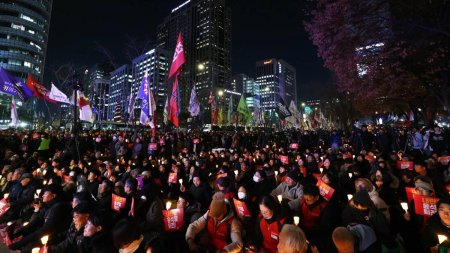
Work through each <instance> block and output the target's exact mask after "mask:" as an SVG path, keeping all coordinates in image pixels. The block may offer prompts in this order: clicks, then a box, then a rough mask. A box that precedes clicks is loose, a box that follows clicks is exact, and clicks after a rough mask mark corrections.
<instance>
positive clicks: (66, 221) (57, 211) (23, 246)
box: [10, 184, 71, 252]
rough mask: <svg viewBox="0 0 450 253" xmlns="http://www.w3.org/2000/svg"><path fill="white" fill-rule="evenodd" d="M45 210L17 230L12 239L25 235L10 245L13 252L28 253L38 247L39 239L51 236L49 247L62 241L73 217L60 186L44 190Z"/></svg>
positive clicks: (53, 185)
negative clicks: (23, 252)
mask: <svg viewBox="0 0 450 253" xmlns="http://www.w3.org/2000/svg"><path fill="white" fill-rule="evenodd" d="M43 192H44V194H43V196H42V202H43V206H44V207H43V208H42V209H41V210H39V212H40V213H39V215H38V217H37V218H36V219H34V220H32V221H30V223H29V224H28V225H27V226H25V227H22V228H20V229H19V230H17V231H16V232H15V233H13V234H12V235H11V237H12V238H15V237H19V236H21V235H23V238H22V240H20V241H18V242H15V243H13V244H11V245H10V249H12V250H22V251H25V252H26V251H27V250H30V249H31V248H33V247H34V246H36V245H38V244H39V242H38V240H39V238H41V237H42V236H44V235H49V238H50V240H49V243H48V245H55V244H57V243H59V242H60V241H62V239H63V237H62V234H63V233H64V232H65V231H66V230H67V229H68V228H69V225H70V222H71V217H70V216H69V215H67V214H69V213H70V205H69V203H67V202H65V201H63V198H62V194H63V190H62V188H61V186H60V185H56V184H51V185H49V186H47V188H45V189H44V190H43Z"/></svg>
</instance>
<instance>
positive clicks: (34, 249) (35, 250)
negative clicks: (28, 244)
mask: <svg viewBox="0 0 450 253" xmlns="http://www.w3.org/2000/svg"><path fill="white" fill-rule="evenodd" d="M40 250H41V249H40V248H33V249H31V253H39V251H40Z"/></svg>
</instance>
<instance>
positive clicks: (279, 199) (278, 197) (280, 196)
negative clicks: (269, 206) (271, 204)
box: [277, 195, 283, 203]
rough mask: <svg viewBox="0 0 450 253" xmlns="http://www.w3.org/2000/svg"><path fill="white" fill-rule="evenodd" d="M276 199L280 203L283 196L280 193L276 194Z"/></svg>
mask: <svg viewBox="0 0 450 253" xmlns="http://www.w3.org/2000/svg"><path fill="white" fill-rule="evenodd" d="M277 199H278V202H280V203H281V201H282V200H283V196H282V195H278V196H277Z"/></svg>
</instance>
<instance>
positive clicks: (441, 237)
mask: <svg viewBox="0 0 450 253" xmlns="http://www.w3.org/2000/svg"><path fill="white" fill-rule="evenodd" d="M438 240H439V244H442V243H443V242H444V241H446V240H447V236H445V235H438Z"/></svg>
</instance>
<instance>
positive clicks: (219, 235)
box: [208, 216, 234, 250]
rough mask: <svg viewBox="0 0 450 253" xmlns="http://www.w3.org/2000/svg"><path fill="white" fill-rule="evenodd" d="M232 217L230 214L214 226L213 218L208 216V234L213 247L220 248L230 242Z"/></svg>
mask: <svg viewBox="0 0 450 253" xmlns="http://www.w3.org/2000/svg"><path fill="white" fill-rule="evenodd" d="M233 218H234V217H233V216H230V217H229V218H228V219H227V220H225V221H222V222H221V223H219V224H218V225H217V227H216V226H214V219H213V218H210V217H209V216H208V234H209V236H210V238H211V241H212V245H213V246H214V248H215V249H218V250H222V249H223V248H224V247H225V246H227V245H228V244H230V243H231V236H230V233H231V223H232V222H233Z"/></svg>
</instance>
